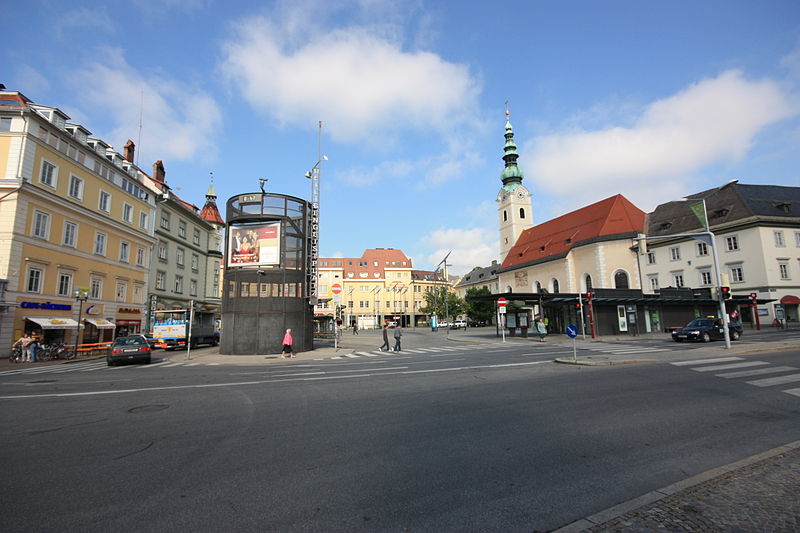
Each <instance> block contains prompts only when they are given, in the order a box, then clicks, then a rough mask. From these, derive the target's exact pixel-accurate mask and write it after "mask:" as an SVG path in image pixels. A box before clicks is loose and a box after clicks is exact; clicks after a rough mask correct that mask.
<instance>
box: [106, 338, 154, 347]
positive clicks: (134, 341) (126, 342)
mask: <svg viewBox="0 0 800 533" xmlns="http://www.w3.org/2000/svg"><path fill="white" fill-rule="evenodd" d="M146 343H147V341H146V340H145V339H144V337H122V338H119V339H117V340H115V341H114V344H115V345H116V346H141V345H142V344H146Z"/></svg>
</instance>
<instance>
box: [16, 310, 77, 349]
mask: <svg viewBox="0 0 800 533" xmlns="http://www.w3.org/2000/svg"><path fill="white" fill-rule="evenodd" d="M77 331H78V323H77V322H76V321H75V320H73V319H71V318H58V317H39V316H26V317H25V324H24V326H23V333H29V334H31V335H34V336H36V337H38V338H39V339H40V340H41V342H42V343H44V344H52V343H58V342H60V343H64V344H68V343H72V342H74V340H75V338H76V337H77V335H76V333H77Z"/></svg>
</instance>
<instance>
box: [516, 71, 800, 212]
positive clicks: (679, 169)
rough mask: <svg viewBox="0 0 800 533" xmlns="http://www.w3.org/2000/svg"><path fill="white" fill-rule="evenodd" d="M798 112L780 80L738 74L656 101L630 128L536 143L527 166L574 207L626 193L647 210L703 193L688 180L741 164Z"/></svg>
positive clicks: (530, 145) (528, 145)
mask: <svg viewBox="0 0 800 533" xmlns="http://www.w3.org/2000/svg"><path fill="white" fill-rule="evenodd" d="M797 113H798V106H797V105H796V102H795V101H794V97H793V96H792V95H790V94H788V93H786V92H785V91H784V90H782V88H781V87H780V85H779V84H778V83H776V82H774V81H771V80H760V81H749V80H747V79H745V78H744V76H743V74H742V73H741V72H740V71H737V70H731V71H727V72H724V73H722V74H721V75H719V76H718V77H716V78H712V79H705V80H702V81H700V82H698V83H696V84H694V85H692V86H690V87H688V88H687V89H685V90H683V91H681V92H679V93H677V94H675V95H674V96H671V97H669V98H665V99H663V100H659V101H657V102H654V103H652V104H650V105H649V106H648V107H647V108H646V109H645V110H644V111H643V112H642V113H641V115H640V116H639V117H638V118H637V119H636V120H634V122H633V124H632V126H630V127H611V128H607V129H603V130H597V131H576V132H570V133H563V134H552V135H546V136H543V137H540V138H537V139H534V140H533V141H531V142H529V143H526V145H525V150H524V151H525V154H523V157H522V158H521V163H522V162H523V161H529V163H527V165H525V164H523V166H524V167H526V170H527V172H526V176H527V177H528V179H532V180H533V181H535V182H536V186H537V188H539V189H540V190H544V191H546V192H548V193H550V194H553V195H555V196H558V197H560V198H569V201H568V202H569V203H571V204H572V206H571V207H576V206H579V205H585V204H586V203H590V202H592V201H596V200H598V199H602V198H605V197H608V196H611V195H614V194H617V193H622V194H624V195H625V196H626V197H628V198H629V199H630V200H632V201H633V202H634V203H635V204H637V205H638V206H639V207H640V208H642V209H645V210H647V209H648V208H650V207H652V206H654V205H655V204H657V203H659V202H660V201H662V200H663V199H664V198H674V197H679V196H682V195H683V194H684V193H685V192H687V191H685V190H684V188H685V187H687V186H688V187H689V188H690V189H691V190H692V191H695V190H696V189H697V187H692V186H691V184H690V183H687V182H689V181H690V180H686V179H685V178H687V177H690V176H693V175H695V174H697V173H698V172H700V171H701V170H702V169H703V167H705V166H708V165H711V164H714V163H728V162H735V161H738V160H740V159H741V158H742V157H744V156H745V154H746V153H747V151H748V150H749V149H750V147H751V146H752V144H753V140H754V137H755V136H756V135H757V134H758V133H759V132H760V131H761V130H762V129H764V128H765V127H766V126H768V125H770V124H772V123H775V122H778V121H781V120H783V119H786V118H789V117H792V116H793V115H796V114H797ZM626 119H627V116H626ZM695 183H696V182H695ZM571 207H570V208H571Z"/></svg>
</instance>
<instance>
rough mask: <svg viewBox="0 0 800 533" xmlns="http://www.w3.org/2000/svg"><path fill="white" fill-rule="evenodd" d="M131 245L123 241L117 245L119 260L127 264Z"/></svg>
mask: <svg viewBox="0 0 800 533" xmlns="http://www.w3.org/2000/svg"><path fill="white" fill-rule="evenodd" d="M130 255H131V245H130V244H128V243H127V242H125V241H123V242H121V243H119V260H120V261H122V262H123V263H127V262H128V261H129V260H130Z"/></svg>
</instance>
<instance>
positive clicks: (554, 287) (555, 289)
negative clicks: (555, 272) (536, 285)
mask: <svg viewBox="0 0 800 533" xmlns="http://www.w3.org/2000/svg"><path fill="white" fill-rule="evenodd" d="M553 292H561V291H559V290H558V280H557V279H555V278H553Z"/></svg>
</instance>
